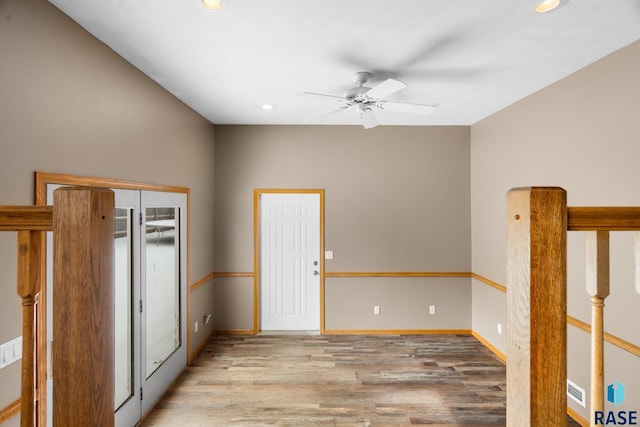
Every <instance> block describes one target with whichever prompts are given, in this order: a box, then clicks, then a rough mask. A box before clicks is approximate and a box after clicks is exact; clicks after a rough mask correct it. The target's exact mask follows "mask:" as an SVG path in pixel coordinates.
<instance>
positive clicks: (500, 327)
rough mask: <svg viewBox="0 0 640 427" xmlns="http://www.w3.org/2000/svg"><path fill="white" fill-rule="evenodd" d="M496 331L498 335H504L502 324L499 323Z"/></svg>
mask: <svg viewBox="0 0 640 427" xmlns="http://www.w3.org/2000/svg"><path fill="white" fill-rule="evenodd" d="M496 330H497V331H498V335H502V323H498V327H497V328H496Z"/></svg>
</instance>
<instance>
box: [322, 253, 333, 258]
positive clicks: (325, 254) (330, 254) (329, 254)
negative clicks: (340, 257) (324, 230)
mask: <svg viewBox="0 0 640 427" xmlns="http://www.w3.org/2000/svg"><path fill="white" fill-rule="evenodd" d="M324 259H333V251H324Z"/></svg>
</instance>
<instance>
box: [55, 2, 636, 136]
mask: <svg viewBox="0 0 640 427" xmlns="http://www.w3.org/2000/svg"><path fill="white" fill-rule="evenodd" d="M50 1H51V3H53V4H54V5H56V6H57V7H58V8H59V9H61V10H62V11H64V12H65V13H66V14H67V15H69V16H70V17H71V18H72V19H74V20H75V21H76V22H78V23H79V24H80V25H82V26H83V27H84V28H86V29H87V30H88V31H89V32H91V33H92V34H94V35H95V36H96V37H97V38H99V39H100V40H102V41H103V42H104V43H106V44H107V45H108V46H110V47H111V48H112V49H113V50H115V51H116V52H117V53H119V54H120V55H121V56H123V57H124V58H126V59H127V60H128V61H130V62H131V63H132V64H134V65H135V66H136V67H138V68H139V69H140V70H142V71H143V72H144V73H145V74H147V75H148V76H149V77H151V78H152V79H153V80H155V81H157V82H158V83H159V84H160V85H162V86H163V87H165V88H166V89H167V90H168V91H170V92H171V93H173V94H174V95H175V96H177V97H178V98H179V99H181V100H182V101H183V102H185V103H186V104H188V105H189V106H191V107H192V108H193V109H194V110H195V111H197V112H199V113H200V114H202V115H203V116H204V117H206V118H207V119H209V120H210V121H211V122H213V123H214V124H302V123H303V120H304V119H306V118H308V117H310V116H315V115H318V114H321V113H323V112H325V111H328V110H330V109H332V108H335V106H336V105H335V103H333V102H331V101H324V100H317V99H311V98H305V97H302V96H299V95H298V94H299V93H300V92H305V91H308V92H319V93H327V94H333V95H339V96H342V95H343V93H344V91H345V90H346V89H348V88H350V87H351V86H353V82H352V75H353V73H354V72H356V71H369V72H371V73H372V78H371V80H370V82H369V83H368V84H367V86H374V85H375V84H376V83H378V82H380V81H382V80H384V79H386V78H389V77H393V78H396V79H399V80H402V81H404V82H406V83H407V84H408V85H409V86H408V87H407V88H405V89H403V90H401V91H399V92H396V93H394V94H393V95H391V96H389V97H388V100H394V101H401V102H413V103H436V104H438V105H439V106H438V108H437V109H436V110H435V111H434V112H433V113H431V114H430V115H415V114H405V113H397V112H390V111H382V112H377V113H376V115H377V118H378V121H379V123H380V124H397V125H471V124H473V123H475V122H477V121H478V120H480V119H482V118H484V117H487V116H489V115H491V114H493V113H495V112H496V111H498V110H500V109H502V108H504V107H506V106H508V105H510V104H512V103H514V102H516V101H518V100H519V99H522V98H523V97H526V96H527V95H529V94H531V93H534V92H536V91H538V90H540V89H542V88H544V87H545V86H548V85H549V84H551V83H553V82H555V81H557V80H559V79H561V78H563V77H565V76H567V75H569V74H571V73H573V72H575V71H577V70H578V69H580V68H582V67H584V66H585V65H588V64H590V63H592V62H594V61H596V60H598V59H599V58H601V57H603V56H605V55H607V54H609V53H611V52H613V51H615V50H618V49H620V48H622V47H624V46H626V45H628V44H630V43H632V42H634V41H636V40H638V39H640V0H605V1H603V0H570V1H569V2H568V3H567V4H566V5H564V6H563V7H561V8H559V9H557V10H555V11H553V12H551V13H548V14H544V15H539V14H536V13H534V12H533V8H534V6H535V4H536V2H535V1H533V0H515V1H514V0H395V1H391V0H384V1H383V0H222V1H223V8H222V9H221V10H218V11H212V10H208V9H205V8H204V7H203V6H202V4H201V2H200V0H50ZM265 103H270V104H273V105H275V109H273V110H271V111H265V110H263V109H262V108H261V105H262V104H265ZM314 123H315V124H359V123H360V117H359V115H358V114H357V113H356V112H353V111H348V112H344V113H341V114H337V115H332V116H330V117H327V118H324V119H322V120H321V121H318V122H314Z"/></svg>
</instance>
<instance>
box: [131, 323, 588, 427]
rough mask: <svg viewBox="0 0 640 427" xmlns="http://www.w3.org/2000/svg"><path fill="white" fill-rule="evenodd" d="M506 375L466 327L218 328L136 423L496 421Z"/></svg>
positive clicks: (500, 417)
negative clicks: (385, 330) (333, 331)
mask: <svg viewBox="0 0 640 427" xmlns="http://www.w3.org/2000/svg"><path fill="white" fill-rule="evenodd" d="M505 383H506V381H505V365H504V364H503V363H502V361H500V360H499V359H498V358H497V357H496V356H495V355H494V354H493V353H491V351H489V350H488V349H487V348H486V347H485V346H484V345H482V344H481V343H480V342H479V341H478V340H476V339H475V338H474V337H472V336H469V335H407V336H399V335H391V336H387V335H375V336H367V335H338V336H316V335H288V334H285V335H258V336H217V337H214V338H213V339H212V340H211V341H210V342H209V343H208V344H207V345H206V346H205V347H204V349H203V350H202V351H201V352H200V354H199V355H198V357H197V358H196V359H195V360H194V362H193V364H192V365H191V366H189V367H187V368H186V370H185V372H184V374H183V375H182V376H181V377H180V378H179V380H178V381H177V382H176V383H175V384H174V385H173V386H172V388H171V389H170V390H169V391H168V392H167V394H166V395H165V396H164V398H163V399H162V400H161V401H160V402H159V403H158V405H157V406H156V407H155V409H154V410H153V411H152V412H151V413H150V414H149V415H148V416H147V417H146V418H145V419H144V420H143V422H142V423H141V426H172V427H173V426H272V425H273V426H345V427H346V426H403V425H414V424H429V425H431V426H437V425H446V426H448V427H451V426H455V425H465V426H472V425H477V426H485V427H486V426H504V425H505V417H506V410H505V399H506V394H505ZM573 425H577V424H573Z"/></svg>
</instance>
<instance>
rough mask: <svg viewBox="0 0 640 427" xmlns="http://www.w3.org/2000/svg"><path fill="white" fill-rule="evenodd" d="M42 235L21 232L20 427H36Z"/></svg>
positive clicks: (19, 256) (19, 237)
mask: <svg viewBox="0 0 640 427" xmlns="http://www.w3.org/2000/svg"><path fill="white" fill-rule="evenodd" d="M42 239H43V233H42V232H40V231H29V230H21V231H18V295H19V296H20V298H22V392H21V394H20V396H21V397H20V425H21V426H22V427H31V426H33V425H35V422H34V420H35V401H36V396H35V389H36V382H35V379H36V376H35V304H36V295H38V293H39V292H40V248H41V246H40V244H41V242H42Z"/></svg>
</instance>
